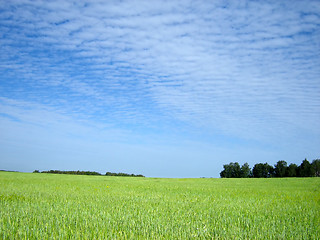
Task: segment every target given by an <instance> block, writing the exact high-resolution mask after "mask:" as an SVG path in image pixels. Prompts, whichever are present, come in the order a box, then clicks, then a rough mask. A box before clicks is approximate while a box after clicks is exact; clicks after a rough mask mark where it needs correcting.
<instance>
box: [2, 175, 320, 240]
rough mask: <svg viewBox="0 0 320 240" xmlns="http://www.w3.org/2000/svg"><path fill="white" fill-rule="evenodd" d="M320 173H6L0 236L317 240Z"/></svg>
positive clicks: (6, 237) (34, 237)
mask: <svg viewBox="0 0 320 240" xmlns="http://www.w3.org/2000/svg"><path fill="white" fill-rule="evenodd" d="M319 226H320V178H291V179H290V178H286V179H161V178H129V177H105V176H74V175H53V174H52V175H51V174H35V173H34V174H32V173H9V172H0V239H319V238H320V227H319Z"/></svg>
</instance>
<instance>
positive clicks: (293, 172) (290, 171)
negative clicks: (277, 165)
mask: <svg viewBox="0 0 320 240" xmlns="http://www.w3.org/2000/svg"><path fill="white" fill-rule="evenodd" d="M286 175H287V176H288V177H297V176H298V166H297V164H294V163H291V164H290V165H289V167H288V168H287V174H286Z"/></svg>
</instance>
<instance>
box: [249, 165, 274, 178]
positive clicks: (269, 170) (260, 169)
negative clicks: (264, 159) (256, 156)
mask: <svg viewBox="0 0 320 240" xmlns="http://www.w3.org/2000/svg"><path fill="white" fill-rule="evenodd" d="M273 172H274V169H273V167H272V166H270V165H269V164H268V163H257V164H255V165H254V167H253V169H252V174H253V177H255V178H269V177H272V176H273Z"/></svg>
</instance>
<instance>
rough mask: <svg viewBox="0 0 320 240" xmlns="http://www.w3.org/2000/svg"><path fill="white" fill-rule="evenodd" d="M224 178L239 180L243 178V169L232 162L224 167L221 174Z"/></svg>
mask: <svg viewBox="0 0 320 240" xmlns="http://www.w3.org/2000/svg"><path fill="white" fill-rule="evenodd" d="M220 177H222V178H239V177H241V168H240V165H239V163H238V162H234V163H233V162H231V163H229V164H225V165H223V170H222V171H221V172H220Z"/></svg>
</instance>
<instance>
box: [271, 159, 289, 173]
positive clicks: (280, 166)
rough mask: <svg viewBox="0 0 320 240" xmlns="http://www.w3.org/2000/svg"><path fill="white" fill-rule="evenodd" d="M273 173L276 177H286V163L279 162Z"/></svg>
mask: <svg viewBox="0 0 320 240" xmlns="http://www.w3.org/2000/svg"><path fill="white" fill-rule="evenodd" d="M274 167H275V168H274V173H275V176H276V177H286V172H287V162H286V161H284V160H280V161H278V162H277V163H276V165H274Z"/></svg>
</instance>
